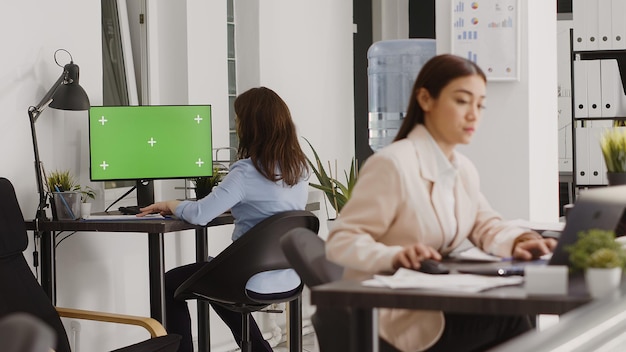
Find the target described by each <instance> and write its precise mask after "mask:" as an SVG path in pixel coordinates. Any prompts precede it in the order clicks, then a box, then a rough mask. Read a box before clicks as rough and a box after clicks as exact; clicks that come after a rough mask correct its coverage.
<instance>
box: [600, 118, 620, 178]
mask: <svg viewBox="0 0 626 352" xmlns="http://www.w3.org/2000/svg"><path fill="white" fill-rule="evenodd" d="M600 148H601V149H602V155H603V156H604V162H605V164H606V171H607V172H606V177H607V180H608V183H609V185H611V186H614V185H622V184H626V128H623V127H614V128H612V129H609V130H607V131H606V132H604V133H603V134H602V137H601V138H600Z"/></svg>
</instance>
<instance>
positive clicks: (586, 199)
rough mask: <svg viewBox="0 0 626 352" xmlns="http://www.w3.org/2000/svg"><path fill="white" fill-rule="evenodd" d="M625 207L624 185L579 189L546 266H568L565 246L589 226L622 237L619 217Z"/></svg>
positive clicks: (621, 221)
mask: <svg viewBox="0 0 626 352" xmlns="http://www.w3.org/2000/svg"><path fill="white" fill-rule="evenodd" d="M625 208H626V186H612V187H600V188H592V189H586V190H581V191H580V194H579V195H578V197H577V198H576V202H575V203H574V207H573V208H572V209H571V210H570V211H569V212H568V215H567V221H566V223H565V227H564V228H563V232H562V233H561V236H560V237H559V242H558V244H557V246H556V248H555V249H554V253H553V254H552V258H551V259H550V261H549V264H550V265H568V264H569V253H568V252H567V251H566V250H565V247H567V246H569V245H571V244H573V243H574V242H576V240H577V239H578V234H579V233H580V232H582V231H587V230H590V229H601V230H614V231H616V235H617V236H623V235H624V233H623V220H622V219H623V218H624V216H625V213H624V209H625Z"/></svg>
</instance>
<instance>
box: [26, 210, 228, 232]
mask: <svg viewBox="0 0 626 352" xmlns="http://www.w3.org/2000/svg"><path fill="white" fill-rule="evenodd" d="M233 220H234V219H233V216H232V215H231V214H230V213H224V214H222V215H220V216H218V217H216V218H215V219H213V221H211V222H209V223H208V224H206V225H205V226H201V225H193V224H190V223H188V222H186V221H183V220H180V219H177V218H174V217H172V218H165V219H149V220H147V219H137V220H132V219H131V220H50V221H39V230H40V231H94V232H147V233H166V232H174V231H183V230H194V229H201V228H203V227H211V226H219V225H226V224H232V223H233ZM25 223H26V229H27V230H29V231H33V230H36V229H37V223H36V221H35V220H32V219H30V220H25Z"/></svg>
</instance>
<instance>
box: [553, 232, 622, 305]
mask: <svg viewBox="0 0 626 352" xmlns="http://www.w3.org/2000/svg"><path fill="white" fill-rule="evenodd" d="M565 250H566V251H567V252H568V253H569V260H570V263H571V269H572V271H584V272H585V280H586V282H587V288H588V290H589V293H590V294H591V296H592V297H594V298H597V297H602V296H604V295H606V294H607V293H609V292H611V291H613V290H614V289H615V288H617V287H618V286H619V284H620V282H621V277H622V269H623V268H624V266H625V265H626V251H625V250H624V249H623V248H622V246H621V244H620V243H618V242H616V241H615V232H613V231H610V230H601V229H590V230H588V231H583V232H580V233H579V234H578V240H577V241H576V242H575V243H574V244H572V245H569V246H567V247H565Z"/></svg>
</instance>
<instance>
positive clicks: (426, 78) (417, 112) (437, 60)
mask: <svg viewBox="0 0 626 352" xmlns="http://www.w3.org/2000/svg"><path fill="white" fill-rule="evenodd" d="M472 75H478V76H480V77H481V78H482V79H483V80H484V81H485V82H487V77H486V76H485V73H484V72H483V70H481V69H480V67H478V65H476V64H475V63H473V62H471V61H469V60H467V59H465V58H462V57H460V56H456V55H451V54H443V55H438V56H435V57H433V58H432V59H430V60H428V62H426V64H424V67H422V69H421V70H420V73H419V74H418V75H417V79H416V80H415V84H414V85H413V90H412V91H411V97H410V99H409V106H408V108H407V109H406V116H405V117H404V121H403V122H402V126H400V130H398V134H397V135H396V138H395V139H394V141H399V140H401V139H404V138H406V136H407V135H408V134H409V132H411V130H412V129H413V127H415V125H418V124H423V123H424V110H422V108H421V106H420V105H419V103H418V102H417V93H418V92H419V90H420V88H422V87H423V88H425V89H426V90H427V91H428V93H429V94H430V96H431V97H433V98H434V99H437V98H438V97H439V94H440V93H441V90H442V89H443V88H444V87H445V86H447V85H448V83H450V82H451V81H453V80H455V79H457V78H460V77H466V76H472Z"/></svg>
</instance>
